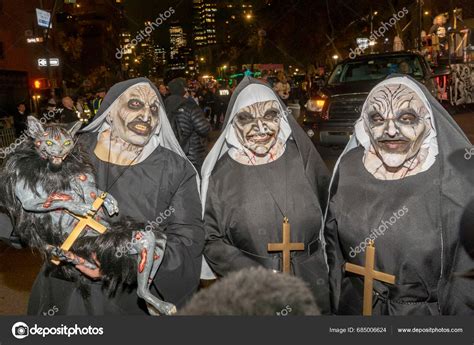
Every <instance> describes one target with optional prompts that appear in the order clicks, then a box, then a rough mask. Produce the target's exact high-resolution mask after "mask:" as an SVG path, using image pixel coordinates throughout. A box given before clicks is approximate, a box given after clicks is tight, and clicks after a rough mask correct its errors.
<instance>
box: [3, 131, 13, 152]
mask: <svg viewBox="0 0 474 345" xmlns="http://www.w3.org/2000/svg"><path fill="white" fill-rule="evenodd" d="M14 141H15V128H3V129H0V148H3V147H7V146H9V145H10V144H12V143H13V142H14Z"/></svg>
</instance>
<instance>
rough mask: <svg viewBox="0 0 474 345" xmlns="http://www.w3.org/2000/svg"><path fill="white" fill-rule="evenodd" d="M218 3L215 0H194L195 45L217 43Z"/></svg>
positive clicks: (202, 45) (201, 45)
mask: <svg viewBox="0 0 474 345" xmlns="http://www.w3.org/2000/svg"><path fill="white" fill-rule="evenodd" d="M216 14H217V5H216V3H215V2H213V1H207V0H193V40H194V45H195V47H197V48H199V47H204V46H208V45H211V44H215V43H216V42H217V41H216Z"/></svg>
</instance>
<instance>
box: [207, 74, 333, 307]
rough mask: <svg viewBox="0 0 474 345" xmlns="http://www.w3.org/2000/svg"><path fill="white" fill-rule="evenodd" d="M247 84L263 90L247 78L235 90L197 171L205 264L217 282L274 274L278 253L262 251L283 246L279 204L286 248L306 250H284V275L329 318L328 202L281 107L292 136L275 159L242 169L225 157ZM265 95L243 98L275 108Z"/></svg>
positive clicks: (310, 149)
mask: <svg viewBox="0 0 474 345" xmlns="http://www.w3.org/2000/svg"><path fill="white" fill-rule="evenodd" d="M254 86H258V87H263V88H268V87H267V86H266V85H264V84H263V83H260V82H259V81H257V80H255V79H252V78H249V77H246V78H244V79H243V80H242V81H241V83H240V84H239V85H238V86H237V88H236V90H235V92H234V94H233V95H232V99H231V101H230V104H229V107H228V110H227V114H226V119H225V128H224V130H223V133H222V135H221V137H220V138H219V140H218V141H217V143H216V144H215V146H214V148H213V150H212V151H211V152H210V153H209V155H208V157H207V158H206V161H205V163H204V165H203V169H202V176H203V183H202V189H201V193H202V198H203V203H204V202H205V205H206V207H205V213H204V221H205V230H206V245H205V250H204V254H205V258H206V261H207V263H208V264H209V266H210V268H211V269H212V270H213V271H214V272H215V273H216V274H217V275H218V276H225V275H227V274H228V273H230V272H232V271H237V270H240V269H242V268H246V267H250V266H263V267H266V268H269V269H273V270H277V271H281V270H282V255H281V252H271V253H269V252H268V251H267V245H268V243H280V242H282V222H283V216H282V214H281V212H280V210H279V208H278V206H277V203H278V204H279V206H280V208H282V209H283V212H285V213H286V215H287V217H288V218H289V223H290V225H291V238H290V240H291V242H302V243H304V244H305V250H304V251H301V252H298V251H294V252H291V271H292V273H293V274H294V275H295V276H297V277H300V278H302V279H303V280H304V281H305V282H307V283H308V285H309V286H310V288H311V289H312V291H313V294H314V296H315V297H316V300H317V303H318V306H319V308H320V310H321V312H322V313H328V312H329V294H328V283H327V281H328V268H327V263H326V260H325V253H324V251H325V244H324V241H323V237H322V218H323V217H322V211H321V210H324V207H325V203H324V201H325V200H326V196H327V188H328V171H327V168H326V166H325V164H324V162H323V161H322V159H321V157H320V156H319V154H318V152H317V151H316V149H315V147H314V146H313V145H312V143H311V141H310V140H309V138H308V136H307V135H306V134H305V133H304V131H303V130H302V129H301V127H300V126H299V125H298V124H297V123H296V121H295V120H294V118H293V117H292V116H291V115H290V116H287V112H285V110H286V106H285V105H284V104H283V103H280V104H281V109H282V112H283V113H284V116H286V118H287V124H289V127H288V129H289V131H290V132H291V135H290V137H289V139H288V140H287V142H286V150H285V152H284V154H283V155H282V156H281V157H280V158H278V159H276V160H275V161H273V162H270V163H266V164H262V165H255V166H249V165H244V164H241V163H238V162H237V161H235V160H234V159H233V158H231V157H230V155H229V154H228V153H227V150H228V149H229V147H230V146H229V145H230V144H229V143H228V141H227V140H226V136H227V134H228V133H229V131H233V130H234V129H233V126H232V120H233V118H234V115H235V112H236V111H238V110H239V109H235V111H233V108H234V104H235V103H236V101H237V100H238V97H239V95H240V93H241V92H242V91H243V90H244V89H245V88H247V87H254ZM268 89H269V90H270V92H271V95H270V98H268V97H269V96H268V95H269V93H268V92H266V94H267V96H266V98H265V97H264V98H262V99H260V98H259V95H258V93H259V91H258V90H257V91H255V92H253V91H252V92H251V93H253V95H252V96H249V97H253V98H252V102H253V100H255V101H259V102H260V101H267V100H270V99H272V100H277V101H278V102H280V101H279V98H278V96H277V95H276V94H275V93H274V92H273V91H272V90H271V89H270V88H268ZM245 97H247V96H245ZM283 121H284V120H282V122H283ZM273 198H274V199H275V200H274V199H273ZM275 201H276V202H275Z"/></svg>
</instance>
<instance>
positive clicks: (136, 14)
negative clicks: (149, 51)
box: [125, 0, 192, 46]
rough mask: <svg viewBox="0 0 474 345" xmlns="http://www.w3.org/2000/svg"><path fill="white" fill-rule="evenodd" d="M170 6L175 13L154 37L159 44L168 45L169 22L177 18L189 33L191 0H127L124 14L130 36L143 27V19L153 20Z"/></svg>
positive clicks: (189, 33)
mask: <svg viewBox="0 0 474 345" xmlns="http://www.w3.org/2000/svg"><path fill="white" fill-rule="evenodd" d="M170 6H172V7H173V8H174V9H175V11H176V13H175V14H174V15H173V16H172V17H170V18H169V19H168V21H167V22H166V23H164V24H163V25H162V26H161V27H160V28H159V29H158V30H156V38H157V39H158V43H159V44H160V45H164V46H168V45H169V33H168V28H169V22H171V21H172V20H179V21H180V23H181V24H182V25H183V26H184V28H185V31H186V33H187V34H188V39H189V38H190V37H189V36H190V35H191V28H192V1H191V0H127V1H126V6H125V8H126V16H127V19H128V22H129V25H130V30H131V33H132V36H135V35H136V34H137V31H138V30H142V29H143V28H144V25H143V23H144V21H146V20H154V19H156V18H157V17H159V15H160V13H163V12H164V11H166V10H168V8H169V7H170Z"/></svg>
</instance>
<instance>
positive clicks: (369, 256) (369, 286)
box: [345, 241, 395, 316]
mask: <svg viewBox="0 0 474 345" xmlns="http://www.w3.org/2000/svg"><path fill="white" fill-rule="evenodd" d="M374 265H375V245H374V241H370V242H369V245H368V246H367V249H366V253H365V267H364V266H358V265H354V264H351V263H346V265H345V269H346V272H352V273H355V274H359V275H361V276H364V309H363V313H362V315H365V316H370V315H372V291H373V287H374V279H376V280H380V281H382V282H384V283H388V284H395V276H392V275H390V274H387V273H383V272H379V271H375V270H374Z"/></svg>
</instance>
